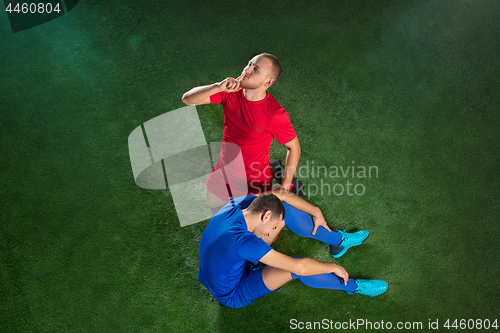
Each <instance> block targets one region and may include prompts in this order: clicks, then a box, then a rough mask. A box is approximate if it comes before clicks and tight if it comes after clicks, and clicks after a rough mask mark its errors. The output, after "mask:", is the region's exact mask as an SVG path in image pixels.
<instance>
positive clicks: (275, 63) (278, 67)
mask: <svg viewBox="0 0 500 333" xmlns="http://www.w3.org/2000/svg"><path fill="white" fill-rule="evenodd" d="M259 55H260V56H262V57H264V58H267V59H269V60H271V62H272V63H273V73H274V76H275V78H274V80H275V81H276V80H278V78H279V76H280V74H281V64H280V61H279V60H278V58H276V57H275V56H274V55H272V54H271V53H265V52H264V53H261V54H259Z"/></svg>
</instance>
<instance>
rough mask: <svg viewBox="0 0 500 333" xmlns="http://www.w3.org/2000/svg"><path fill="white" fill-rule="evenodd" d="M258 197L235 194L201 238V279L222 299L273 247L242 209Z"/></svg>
mask: <svg viewBox="0 0 500 333" xmlns="http://www.w3.org/2000/svg"><path fill="white" fill-rule="evenodd" d="M255 198H256V196H254V195H248V196H246V197H240V198H236V199H234V200H231V201H230V202H229V203H227V204H226V205H225V206H224V207H223V208H221V210H220V211H219V212H218V213H217V215H215V216H214V217H213V218H212V219H211V220H210V223H209V224H208V226H207V228H206V229H205V231H204V232H203V235H202V236H201V241H200V271H199V274H198V280H200V282H201V284H203V285H204V286H205V287H207V289H208V290H210V292H211V293H212V294H213V295H214V296H215V297H216V298H217V299H219V301H220V300H221V299H222V300H224V299H229V298H230V297H231V296H232V294H233V293H234V290H235V288H236V287H237V285H238V283H239V281H240V279H241V278H242V276H243V274H244V273H245V272H246V271H248V270H250V269H251V264H250V262H251V263H253V264H254V265H256V264H257V263H258V262H259V260H260V259H261V258H262V257H263V256H265V255H266V254H267V253H268V252H269V251H270V250H271V247H270V246H269V245H268V244H267V243H266V242H264V241H263V240H262V239H260V238H258V237H257V236H255V234H253V233H251V232H250V231H248V229H247V224H246V222H245V219H244V217H243V212H242V209H245V208H247V207H248V206H249V205H250V203H251V202H252V201H253V200H254V199H255Z"/></svg>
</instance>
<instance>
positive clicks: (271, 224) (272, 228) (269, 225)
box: [253, 211, 285, 238]
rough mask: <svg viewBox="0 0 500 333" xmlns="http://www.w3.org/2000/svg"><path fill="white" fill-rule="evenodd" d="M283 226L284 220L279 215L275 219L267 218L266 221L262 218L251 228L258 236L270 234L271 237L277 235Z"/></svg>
mask: <svg viewBox="0 0 500 333" xmlns="http://www.w3.org/2000/svg"><path fill="white" fill-rule="evenodd" d="M269 212H270V211H269ZM284 226H285V220H284V219H283V218H282V217H281V216H279V217H277V218H275V219H271V218H269V219H268V220H267V221H266V220H265V219H264V218H262V220H261V223H260V224H259V225H258V226H257V227H256V228H255V229H254V230H253V233H254V234H255V236H257V237H259V238H262V237H265V236H271V237H272V238H273V237H276V236H277V235H278V232H279V231H281V229H283V227H284Z"/></svg>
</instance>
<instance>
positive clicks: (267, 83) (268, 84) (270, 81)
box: [264, 77, 276, 87]
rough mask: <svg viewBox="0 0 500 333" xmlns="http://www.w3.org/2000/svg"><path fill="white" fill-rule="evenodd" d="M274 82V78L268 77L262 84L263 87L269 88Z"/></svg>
mask: <svg viewBox="0 0 500 333" xmlns="http://www.w3.org/2000/svg"><path fill="white" fill-rule="evenodd" d="M275 81H276V80H275V79H274V78H272V77H270V78H269V79H267V81H266V82H265V83H264V85H265V86H266V87H270V86H272V85H273V83H274V82H275Z"/></svg>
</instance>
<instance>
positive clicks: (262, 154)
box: [182, 53, 300, 210]
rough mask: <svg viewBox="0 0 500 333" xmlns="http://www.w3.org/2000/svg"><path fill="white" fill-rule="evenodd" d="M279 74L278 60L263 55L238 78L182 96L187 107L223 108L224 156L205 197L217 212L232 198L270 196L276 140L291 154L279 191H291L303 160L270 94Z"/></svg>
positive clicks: (281, 109)
mask: <svg viewBox="0 0 500 333" xmlns="http://www.w3.org/2000/svg"><path fill="white" fill-rule="evenodd" d="M280 72H281V65H280V63H279V61H278V59H277V58H276V57H275V56H273V55H271V54H269V53H262V54H259V55H257V56H255V57H253V58H252V59H251V60H250V61H249V62H248V65H247V66H246V67H245V68H244V69H243V72H242V74H241V75H240V76H239V77H238V78H236V79H234V78H232V77H228V78H226V79H225V80H223V81H221V82H216V83H213V84H210V85H206V86H200V87H195V88H193V89H191V90H189V91H188V92H186V93H185V94H184V95H183V96H182V101H183V102H184V103H185V104H187V105H201V104H216V103H217V104H222V105H223V111H224V134H223V139H222V148H221V154H220V157H219V159H218V161H217V163H216V165H215V167H214V169H213V171H212V173H211V174H210V176H209V178H208V180H207V188H206V191H205V195H206V199H207V203H208V204H209V206H210V207H212V208H213V209H214V210H216V209H218V208H220V207H222V206H223V205H224V204H226V203H227V202H228V201H229V200H230V199H231V198H232V197H239V196H242V195H246V194H260V193H263V192H266V191H269V190H271V187H272V171H271V167H270V165H269V149H270V147H271V143H272V141H273V139H274V138H276V140H277V141H278V142H279V143H280V144H282V145H285V147H286V148H287V157H286V165H285V170H284V175H282V176H283V182H282V183H281V187H282V188H284V189H286V190H290V189H291V187H292V179H293V176H294V174H295V170H296V168H297V164H298V162H299V158H300V144H299V140H298V138H297V134H296V133H295V130H294V128H293V126H292V123H291V122H290V118H289V116H288V113H287V112H286V111H285V108H284V107H283V106H281V105H280V104H279V103H278V102H277V101H276V99H274V97H273V96H271V95H270V94H269V93H268V92H267V89H268V88H269V87H271V86H272V85H273V84H274V82H276V80H277V79H278V77H279V75H280Z"/></svg>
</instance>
